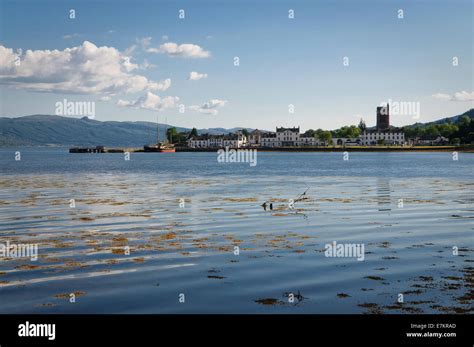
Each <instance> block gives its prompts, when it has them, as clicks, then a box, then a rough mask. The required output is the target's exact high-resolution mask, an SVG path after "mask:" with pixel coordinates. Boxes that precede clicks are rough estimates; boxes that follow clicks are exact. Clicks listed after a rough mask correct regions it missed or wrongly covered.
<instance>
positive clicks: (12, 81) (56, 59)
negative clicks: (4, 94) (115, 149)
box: [0, 41, 171, 95]
mask: <svg viewBox="0 0 474 347" xmlns="http://www.w3.org/2000/svg"><path fill="white" fill-rule="evenodd" d="M17 56H18V53H14V52H13V50H12V49H11V48H6V47H4V46H1V45H0V84H5V85H10V86H13V87H16V88H20V89H27V90H32V91H41V92H58V93H77V94H105V95H114V94H118V93H136V92H141V91H144V90H147V91H154V90H161V91H163V90H166V89H168V88H169V87H170V85H171V80H170V79H166V80H164V81H160V82H154V81H150V80H148V79H147V78H146V77H145V76H142V75H138V74H135V73H133V71H134V70H136V69H138V65H137V64H134V63H132V62H131V61H130V57H128V56H126V55H124V54H123V53H121V52H120V51H118V50H117V49H116V48H114V47H107V46H102V47H97V46H96V45H94V44H93V43H91V42H89V41H84V43H83V44H82V45H80V46H77V47H72V48H66V49H64V50H62V51H60V50H56V49H55V50H36V51H33V50H27V51H26V52H25V53H24V54H21V55H20V62H19V64H15V59H17Z"/></svg>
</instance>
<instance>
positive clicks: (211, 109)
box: [189, 99, 227, 115]
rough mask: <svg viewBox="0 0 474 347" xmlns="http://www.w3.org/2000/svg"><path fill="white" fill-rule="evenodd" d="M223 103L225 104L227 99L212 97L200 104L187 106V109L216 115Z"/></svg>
mask: <svg viewBox="0 0 474 347" xmlns="http://www.w3.org/2000/svg"><path fill="white" fill-rule="evenodd" d="M225 104H227V100H219V99H212V100H209V101H208V102H205V103H204V104H202V105H200V106H199V105H192V106H189V109H190V110H193V111H196V112H200V113H205V114H212V115H216V114H218V113H219V111H218V109H219V108H221V107H224V106H225Z"/></svg>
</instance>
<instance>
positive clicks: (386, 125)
mask: <svg viewBox="0 0 474 347" xmlns="http://www.w3.org/2000/svg"><path fill="white" fill-rule="evenodd" d="M332 143H333V145H338V146H357V145H360V146H373V145H377V144H380V143H383V144H386V145H399V146H403V145H405V143H406V142H405V135H404V133H403V131H402V130H401V129H399V128H394V127H390V114H389V105H386V106H380V107H377V125H376V127H375V128H374V129H363V130H362V133H361V135H360V136H359V137H357V138H333V139H332ZM327 145H329V144H328V143H326V142H324V141H320V140H319V139H317V138H316V137H314V136H310V135H307V134H301V133H300V127H293V128H283V127H281V128H278V127H277V128H276V131H275V132H271V131H261V130H258V129H256V130H254V131H252V132H251V133H249V134H248V136H245V134H244V133H243V132H242V131H237V132H236V133H233V134H228V135H210V134H204V135H200V136H193V137H191V138H189V139H188V146H189V147H191V148H224V147H231V148H241V147H269V148H272V147H316V146H327Z"/></svg>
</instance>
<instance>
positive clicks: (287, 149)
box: [176, 146, 474, 153]
mask: <svg viewBox="0 0 474 347" xmlns="http://www.w3.org/2000/svg"><path fill="white" fill-rule="evenodd" d="M229 149H236V150H237V149H240V150H245V149H256V150H257V151H262V152H452V151H457V152H467V153H474V147H463V146H419V147H358V146H357V147H356V146H354V147H278V148H271V147H266V148H265V147H256V148H229ZM217 150H219V148H176V152H216V151H217Z"/></svg>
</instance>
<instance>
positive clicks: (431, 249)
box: [0, 149, 474, 313]
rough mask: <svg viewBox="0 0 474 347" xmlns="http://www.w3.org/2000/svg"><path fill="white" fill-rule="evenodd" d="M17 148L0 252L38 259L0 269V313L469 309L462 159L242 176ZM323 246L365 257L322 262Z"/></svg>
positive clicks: (471, 193) (294, 168) (3, 188)
mask: <svg viewBox="0 0 474 347" xmlns="http://www.w3.org/2000/svg"><path fill="white" fill-rule="evenodd" d="M16 150H17V149H1V150H0V174H1V176H0V211H1V214H0V243H6V242H7V241H10V243H14V244H18V243H37V244H38V245H39V259H38V260H37V261H35V262H33V261H30V260H29V259H26V258H0V298H1V303H0V313H190V312H191V313H382V312H383V313H415V312H423V313H445V312H457V313H466V312H472V307H473V305H472V298H473V286H474V283H473V282H474V281H473V269H474V268H473V261H474V259H473V258H474V257H473V250H474V237H473V235H474V204H473V203H474V154H467V153H460V154H459V160H458V161H453V160H452V155H451V153H350V158H349V160H348V161H344V160H342V153H269V152H266V153H264V152H260V153H258V162H257V166H255V167H250V166H249V164H245V163H218V162H217V160H216V158H217V155H216V153H167V154H154V153H136V154H133V153H132V155H131V159H130V161H125V160H124V156H123V154H69V153H67V150H66V149H20V151H21V160H20V161H15V160H14V156H15V151H16ZM306 190H307V193H306V197H307V198H306V199H304V200H301V201H297V202H296V203H295V205H294V208H293V209H291V208H289V206H288V201H289V199H296V198H297V197H298V196H300V194H301V193H303V192H304V191H306ZM70 199H74V200H75V208H71V207H70ZM180 199H184V200H181V202H183V201H184V206H183V205H182V204H181V206H180ZM265 201H272V202H273V210H269V209H267V210H264V209H263V208H262V207H261V206H260V205H261V204H262V203H263V202H265ZM333 241H336V242H338V243H358V244H364V246H365V259H364V261H357V260H356V259H355V258H349V257H341V258H330V257H326V256H325V253H324V247H325V244H327V243H331V242H333ZM236 246H237V247H239V250H240V254H239V255H236V254H234V250H235V248H234V247H236ZM126 247H129V249H130V255H126V254H124V251H125V249H126ZM453 247H457V250H458V255H454V254H453ZM70 293H76V303H70V302H69V297H68V295H69V294H70ZM180 293H183V294H184V295H185V302H184V303H180V302H179V294H180ZM288 293H295V294H297V295H296V298H295V301H294V302H293V303H290V302H288ZM399 294H403V301H404V302H403V303H399V302H397V300H398V298H399Z"/></svg>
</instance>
